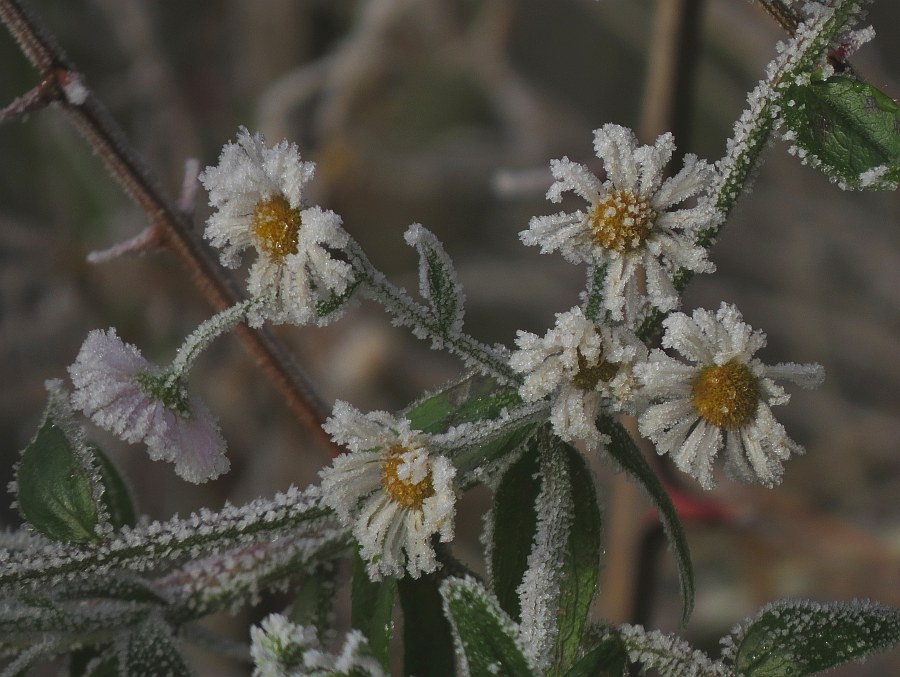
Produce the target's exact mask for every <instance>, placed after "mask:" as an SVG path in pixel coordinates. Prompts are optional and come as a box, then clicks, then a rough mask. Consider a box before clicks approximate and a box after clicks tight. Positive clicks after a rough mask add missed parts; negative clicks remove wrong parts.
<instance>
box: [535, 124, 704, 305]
mask: <svg viewBox="0 0 900 677" xmlns="http://www.w3.org/2000/svg"><path fill="white" fill-rule="evenodd" d="M594 149H595V151H596V153H597V156H598V157H599V158H601V159H602V160H603V164H604V166H605V168H606V175H607V180H606V181H603V182H601V181H600V179H598V178H597V177H596V176H595V175H594V174H593V173H592V172H591V171H590V170H589V169H588V168H587V167H586V166H584V165H582V164H578V163H575V162H572V161H571V160H569V159H568V158H566V157H564V158H562V159H561V160H553V161H552V162H551V163H550V169H551V170H552V172H553V177H554V178H555V179H556V181H555V182H554V183H553V185H552V186H551V187H550V190H549V191H547V198H548V199H549V200H550V201H551V202H560V201H562V195H563V193H564V192H566V191H572V192H574V193H576V194H577V195H579V196H580V197H582V198H584V199H585V200H587V202H588V203H589V204H588V208H587V210H586V211H582V210H578V211H575V212H572V213H570V214H567V213H565V212H560V213H559V214H552V215H549V216H535V217H534V218H532V219H531V222H530V223H529V225H528V230H524V231H522V232H521V233H520V234H519V235H520V237H521V238H522V242H524V243H525V244H527V245H540V247H541V252H542V253H547V252H552V251H556V250H557V249H558V250H559V251H560V253H561V254H562V255H563V256H564V257H565V258H566V259H567V260H568V261H570V262H572V263H588V264H593V265H595V266H598V267H600V268H605V277H604V280H603V290H602V292H603V303H604V308H605V309H606V310H608V311H609V313H610V315H611V317H612V318H613V319H614V320H622V319H626V320H627V321H628V322H629V323H632V322H634V321H636V318H638V317H639V316H640V313H641V311H642V310H643V307H642V306H643V305H644V303H645V302H646V301H649V303H650V305H652V306H654V307H656V308H658V309H660V310H662V311H669V310H672V309H674V308H676V307H678V303H679V299H678V293H677V291H676V290H675V287H674V284H673V282H672V276H673V275H674V273H675V271H676V270H677V269H678V268H687V269H688V270H692V271H694V272H697V273H706V272H712V271H713V270H714V266H713V265H712V263H710V262H709V261H708V260H707V258H706V250H705V249H703V247H700V246H698V245H697V244H696V239H697V234H698V233H699V232H700V231H702V230H704V229H707V228H710V227H712V226H714V225H716V224H717V223H718V220H719V218H720V216H719V214H718V212H717V211H716V210H715V209H714V208H713V207H712V206H711V205H710V204H708V202H707V201H704V200H701V201H700V204H698V205H697V206H696V207H693V208H683V209H673V207H674V206H675V205H678V204H680V203H681V202H684V201H685V200H687V199H688V198H691V197H694V196H699V195H702V194H704V193H705V192H706V191H707V190H708V188H709V186H710V183H711V180H712V177H713V173H714V172H713V167H712V166H710V165H709V164H707V163H706V162H705V161H704V160H700V159H698V158H697V157H696V156H695V155H690V154H689V155H686V156H685V159H684V168H683V169H682V170H681V171H680V172H678V174H676V175H675V176H673V177H671V178H669V179H666V180H665V181H663V170H664V168H665V165H666V164H667V163H668V162H669V160H670V159H671V157H672V153H673V151H674V150H675V142H674V140H673V137H672V135H671V134H669V133H666V134H663V135H662V136H660V137H659V138H657V139H656V143H655V144H654V145H652V146H638V145H637V138H636V137H635V135H634V133H633V132H632V131H631V130H630V129H627V128H626V127H621V126H619V125H613V124H608V125H604V126H603V127H601V128H600V129H597V130H595V131H594ZM641 267H643V271H644V276H645V281H646V297H644V296H643V295H642V294H641V293H640V292H639V284H638V280H637V279H636V275H637V272H638V270H639V268H641Z"/></svg>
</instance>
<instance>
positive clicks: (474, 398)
mask: <svg viewBox="0 0 900 677" xmlns="http://www.w3.org/2000/svg"><path fill="white" fill-rule="evenodd" d="M520 404H522V399H521V398H520V397H519V395H518V393H517V392H516V389H515V388H508V387H500V386H498V385H497V383H496V381H494V380H493V379H492V378H490V377H488V376H482V375H480V374H472V375H470V376H467V377H465V378H464V379H462V380H461V381H459V382H457V383H453V384H451V385H449V386H448V387H446V388H443V389H442V390H439V391H438V392H436V393H433V394H431V395H428V396H426V397H425V398H423V399H421V400H419V401H418V402H416V403H414V404H412V405H411V406H410V407H409V408H408V409H407V410H406V412H405V416H406V418H407V419H408V420H409V421H410V423H412V426H413V428H415V429H416V430H421V431H423V432H426V433H441V432H445V431H446V430H447V429H448V428H451V427H453V426H455V425H459V424H460V423H467V422H471V421H483V420H487V419H492V418H496V417H498V416H499V415H500V413H501V412H502V411H503V409H512V408H513V407H515V406H518V405H520Z"/></svg>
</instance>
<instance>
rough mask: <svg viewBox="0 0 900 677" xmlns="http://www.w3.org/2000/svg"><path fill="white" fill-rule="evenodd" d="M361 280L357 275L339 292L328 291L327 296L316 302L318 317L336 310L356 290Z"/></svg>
mask: <svg viewBox="0 0 900 677" xmlns="http://www.w3.org/2000/svg"><path fill="white" fill-rule="evenodd" d="M362 282H363V280H362V278H361V277H357V278H356V279H355V280H353V282H351V283H350V284H349V285H347V288H346V289H345V290H344V291H343V293H341V294H337V293H335V292H333V291H332V292H330V293H329V294H328V296H327V297H326V298H324V299H322V300H321V301H317V302H316V315H318V316H319V317H320V318H325V317H328V316H329V315H332V314H333V313H335V312H337V311H338V310H340V309H341V308H343V307H344V305H345V304H346V303H347V301H349V300H350V299H351V298H352V297H353V294H354V293H355V292H356V290H357V288H358V287H359V285H361V284H362Z"/></svg>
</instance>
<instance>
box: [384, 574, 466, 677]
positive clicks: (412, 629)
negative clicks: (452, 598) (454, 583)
mask: <svg viewBox="0 0 900 677" xmlns="http://www.w3.org/2000/svg"><path fill="white" fill-rule="evenodd" d="M440 582H441V579H440V578H439V577H438V575H437V574H426V575H424V576H421V577H420V578H418V579H412V578H403V579H400V580H399V581H398V583H397V587H398V589H399V591H400V604H401V606H402V608H403V672H404V674H406V675H416V677H454V675H456V668H455V666H456V652H455V651H454V649H453V634H452V630H451V628H450V622H449V621H448V620H447V618H446V617H445V616H444V612H443V603H442V601H441V595H440V593H439V592H438V587H439V585H440Z"/></svg>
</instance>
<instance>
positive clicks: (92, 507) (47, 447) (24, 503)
mask: <svg viewBox="0 0 900 677" xmlns="http://www.w3.org/2000/svg"><path fill="white" fill-rule="evenodd" d="M48 395H49V402H48V404H47V411H46V412H45V414H44V420H43V422H42V423H41V426H40V428H39V429H38V432H37V434H36V435H35V436H34V438H33V439H32V440H31V442H29V443H28V446H27V447H25V449H23V450H22V456H21V459H20V460H19V463H18V465H17V466H16V491H17V493H16V502H17V503H18V506H19V510H20V512H21V513H22V516H23V517H24V518H25V520H26V521H27V522H28V523H29V524H31V526H32V527H34V529H35V531H37V532H38V533H40V534H43V535H44V536H46V537H48V538H50V539H52V540H54V541H61V542H65V543H87V542H89V541H97V540H99V535H98V529H99V528H100V527H101V526H102V525H103V524H104V523H105V520H104V518H105V510H103V508H102V507H101V506H100V505H99V501H100V500H101V499H100V497H101V495H102V488H101V486H100V473H99V472H98V470H97V467H96V461H95V460H94V457H93V454H92V450H91V448H90V447H89V446H88V445H87V444H86V443H85V441H84V434H83V431H81V430H80V428H78V427H77V426H76V425H75V423H74V421H73V420H72V415H71V410H70V409H69V407H68V403H67V398H66V395H65V393H64V391H62V389H61V387H60V386H58V385H57V384H56V383H53V382H51V383H48Z"/></svg>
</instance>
